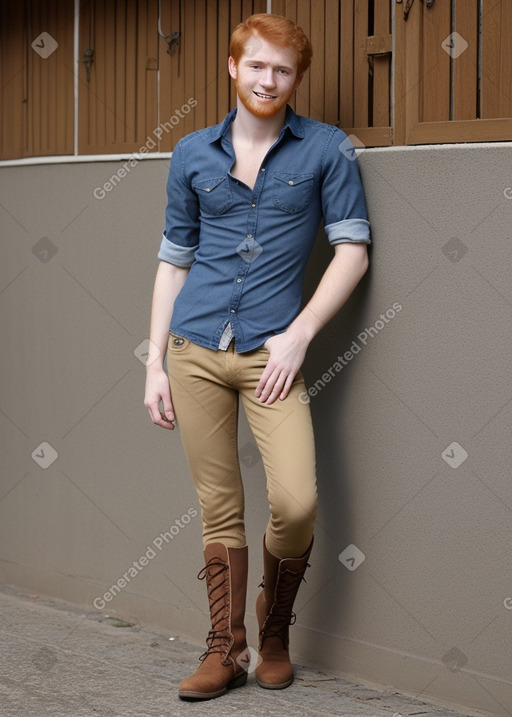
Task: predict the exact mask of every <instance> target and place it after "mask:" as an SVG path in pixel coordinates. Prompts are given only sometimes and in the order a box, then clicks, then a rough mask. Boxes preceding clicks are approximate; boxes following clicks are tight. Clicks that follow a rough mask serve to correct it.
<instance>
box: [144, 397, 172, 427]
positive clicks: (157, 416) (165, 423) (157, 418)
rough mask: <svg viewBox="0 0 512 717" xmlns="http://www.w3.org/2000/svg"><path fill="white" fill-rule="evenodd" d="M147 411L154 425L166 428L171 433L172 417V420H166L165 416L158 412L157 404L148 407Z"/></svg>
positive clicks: (158, 406)
mask: <svg viewBox="0 0 512 717" xmlns="http://www.w3.org/2000/svg"><path fill="white" fill-rule="evenodd" d="M148 411H149V415H150V417H151V420H152V421H153V423H154V424H155V425H157V426H161V427H162V428H167V429H169V430H171V431H172V430H173V429H174V424H173V423H172V421H173V420H174V416H173V418H172V419H169V418H167V416H165V414H163V413H162V412H161V411H160V405H159V404H158V403H157V404H151V405H150V406H148Z"/></svg>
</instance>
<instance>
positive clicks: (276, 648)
mask: <svg viewBox="0 0 512 717" xmlns="http://www.w3.org/2000/svg"><path fill="white" fill-rule="evenodd" d="M312 547H313V539H312V540H311V543H310V545H309V547H308V549H307V551H306V552H305V553H304V555H302V556H301V557H299V558H277V557H276V556H274V555H272V553H270V552H269V551H268V550H267V546H266V543H265V538H263V566H264V568H263V572H264V574H263V584H262V585H263V590H262V592H261V593H260V595H259V596H258V599H257V601H256V615H257V617H258V625H259V630H260V631H259V656H260V657H261V659H262V662H261V663H260V665H259V666H258V667H257V668H256V680H257V682H258V684H259V685H260V687H265V688H267V689H284V688H285V687H288V686H289V685H291V683H292V682H293V679H294V674H293V668H292V665H291V662H290V656H289V652H288V645H289V626H290V625H293V623H294V622H295V614H294V612H293V605H294V602H295V598H296V597H297V593H298V590H299V587H300V584H301V582H302V580H303V578H304V573H305V571H306V568H307V567H308V566H309V563H308V559H309V556H310V554H311V549H312Z"/></svg>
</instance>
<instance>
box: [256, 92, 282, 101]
mask: <svg viewBox="0 0 512 717" xmlns="http://www.w3.org/2000/svg"><path fill="white" fill-rule="evenodd" d="M254 94H255V95H256V97H261V99H263V100H276V99H277V97H276V95H264V94H263V93H262V92H255V93H254Z"/></svg>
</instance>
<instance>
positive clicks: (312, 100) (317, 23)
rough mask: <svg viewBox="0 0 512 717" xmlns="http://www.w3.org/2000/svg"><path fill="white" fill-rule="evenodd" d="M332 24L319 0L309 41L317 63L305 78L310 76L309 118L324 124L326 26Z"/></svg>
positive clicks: (335, 49)
mask: <svg viewBox="0 0 512 717" xmlns="http://www.w3.org/2000/svg"><path fill="white" fill-rule="evenodd" d="M330 22H332V18H328V17H327V16H326V13H325V4H324V2H323V0H321V1H320V0H317V2H315V5H314V12H311V14H310V32H309V39H310V41H311V44H312V46H313V51H315V48H316V61H315V62H312V63H311V67H310V68H309V71H308V72H307V73H306V75H305V77H304V80H303V82H304V81H306V79H307V78H308V75H309V108H308V112H307V114H308V117H311V119H315V120H318V121H320V122H323V120H324V117H325V108H324V100H325V87H326V85H325V70H326V68H325V64H326V56H327V55H328V52H327V47H326V44H327V43H326V42H325V26H326V23H330ZM331 50H332V52H333V53H336V55H337V54H338V52H337V47H332V48H331ZM334 87H336V83H335V84H334Z"/></svg>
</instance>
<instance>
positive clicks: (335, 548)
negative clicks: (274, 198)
mask: <svg viewBox="0 0 512 717" xmlns="http://www.w3.org/2000/svg"><path fill="white" fill-rule="evenodd" d="M368 253H369V257H370V266H369V268H368V270H367V272H366V274H365V275H364V276H363V278H362V279H361V281H360V282H359V284H358V286H357V287H356V289H355V290H354V292H353V294H352V295H351V297H350V298H349V299H348V301H347V303H346V304H345V305H344V306H343V307H342V309H341V310H340V311H339V312H338V314H337V315H336V316H334V317H333V319H331V321H330V322H329V323H328V324H327V325H326V326H325V327H324V328H323V329H322V330H321V331H320V333H319V334H318V335H317V336H316V337H315V339H314V340H313V342H312V343H311V345H310V347H309V350H308V353H307V355H306V360H305V362H304V365H303V367H302V373H303V375H304V379H305V382H306V387H307V389H308V392H309V398H310V406H311V414H312V419H313V425H314V432H315V443H316V461H317V484H318V498H319V501H318V502H319V508H318V516H317V521H316V526H315V548H314V549H313V553H312V561H314V566H315V572H316V571H317V570H318V573H317V574H318V575H320V576H321V577H320V580H321V583H320V585H318V586H315V588H314V589H312V590H310V591H309V592H310V594H309V598H312V599H313V603H314V597H313V596H314V593H316V592H317V591H318V590H319V589H320V591H321V592H323V590H322V587H323V586H326V587H327V585H328V583H330V582H331V581H333V583H332V585H330V586H329V588H330V589H329V594H330V595H331V596H334V602H333V604H332V605H331V606H330V608H331V609H329V610H325V611H322V616H321V624H320V625H319V629H321V631H322V632H325V633H330V634H333V635H337V634H340V632H343V630H342V627H341V624H340V622H339V618H338V616H340V615H342V614H343V613H344V612H345V611H346V610H347V609H348V607H349V602H350V593H349V592H348V590H349V589H350V585H349V583H350V581H347V580H345V578H346V577H348V573H347V574H345V573H346V571H345V568H343V567H342V565H341V563H340V561H339V558H338V556H339V555H340V553H341V552H342V551H343V550H344V549H345V548H346V547H347V546H349V545H351V544H352V543H353V536H354V533H355V529H356V526H354V525H353V524H352V523H353V513H352V510H351V491H350V486H351V483H352V481H351V479H350V475H349V470H350V461H349V460H348V459H347V446H346V444H345V440H348V438H347V435H348V434H347V431H345V430H344V429H345V427H347V426H348V425H349V423H350V420H351V416H350V415H348V409H347V408H346V406H347V403H348V402H347V400H346V399H347V397H348V396H350V395H351V394H352V393H353V392H357V390H358V386H357V378H356V372H355V371H354V370H353V368H354V366H353V365H351V363H350V360H349V361H347V359H346V358H343V355H344V354H345V353H346V352H347V351H349V350H350V346H351V345H352V346H353V343H354V338H355V337H357V335H358V333H359V332H360V331H361V326H362V325H364V320H365V314H366V308H367V306H368V303H369V300H370V285H371V273H372V245H369V247H368ZM332 256H333V250H332V248H331V247H330V245H329V243H328V241H327V238H326V236H325V234H324V231H323V228H322V229H321V231H320V232H319V236H318V239H317V241H316V243H315V246H314V249H313V252H312V254H311V257H310V261H309V265H308V269H307V272H306V277H305V281H304V302H305V303H306V302H307V301H308V300H309V298H310V297H311V295H312V294H313V292H314V291H315V289H316V287H317V286H318V283H319V282H320V279H321V277H322V275H323V273H324V271H325V269H326V267H327V265H328V264H329V262H330V260H331V258H332ZM352 355H353V356H355V354H352ZM338 358H341V359H342V361H343V363H342V364H341V365H342V369H341V370H340V362H339V361H338ZM322 377H323V378H322ZM304 399H305V400H306V397H304ZM337 569H339V570H337ZM306 579H307V575H306ZM338 596H339V597H338ZM332 599H333V597H331V600H332ZM306 602H308V600H307V601H306ZM313 603H312V606H313ZM313 609H314V608H313ZM317 617H318V616H317ZM310 619H313V620H314V621H316V618H315V616H314V615H313V610H312V613H311V614H310V615H309V614H308V618H307V620H308V621H309V620H310Z"/></svg>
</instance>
